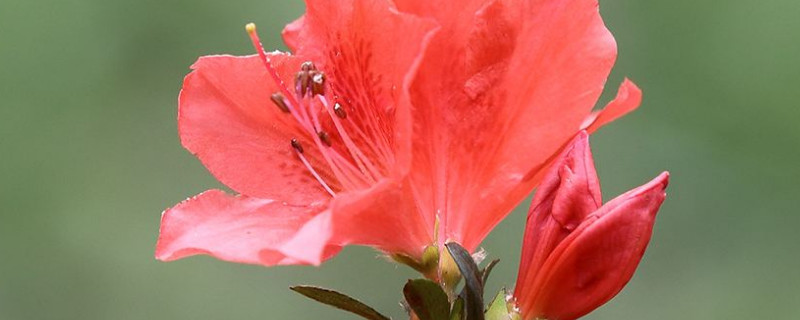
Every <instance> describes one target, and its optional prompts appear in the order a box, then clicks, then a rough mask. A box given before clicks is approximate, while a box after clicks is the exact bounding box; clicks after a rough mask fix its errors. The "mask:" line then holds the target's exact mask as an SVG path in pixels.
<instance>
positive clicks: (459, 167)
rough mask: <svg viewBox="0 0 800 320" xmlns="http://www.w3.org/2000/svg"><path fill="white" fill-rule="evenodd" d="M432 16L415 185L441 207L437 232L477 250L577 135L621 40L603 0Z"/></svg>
mask: <svg viewBox="0 0 800 320" xmlns="http://www.w3.org/2000/svg"><path fill="white" fill-rule="evenodd" d="M400 3H401V4H403V5H401V4H398V7H399V8H400V9H401V10H403V9H404V8H422V7H425V5H421V4H419V3H418V2H415V1H400ZM408 3H411V4H408ZM473 3H474V2H472V1H467V2H466V3H465V4H464V5H465V10H473V8H472V7H470V5H471V4H473ZM407 10H411V9H407ZM434 15H435V16H436V18H437V19H438V21H439V22H440V23H441V24H442V25H443V27H442V30H441V31H440V32H439V33H438V34H437V36H436V37H435V38H434V40H433V41H432V43H431V45H430V47H429V50H428V52H427V53H426V56H425V60H424V61H423V63H422V64H421V66H420V72H419V74H418V77H417V78H416V79H415V81H414V83H413V85H412V88H411V97H412V103H413V104H414V107H415V109H414V117H415V118H414V121H415V126H414V129H415V131H414V134H415V139H414V143H415V145H414V148H413V150H414V155H413V156H414V162H413V170H412V171H413V173H414V184H415V186H416V188H419V189H420V190H421V191H420V192H419V193H420V194H422V195H426V197H425V198H423V199H422V200H421V206H422V207H423V208H424V209H423V210H424V211H426V212H431V214H434V213H436V212H440V213H441V214H440V217H439V218H441V220H442V231H444V232H445V233H446V234H445V235H444V236H443V237H442V238H444V239H451V240H454V241H458V242H460V243H462V244H463V245H464V247H465V248H467V249H468V250H473V249H475V248H476V247H477V246H478V244H479V243H480V242H481V241H482V240H483V238H484V237H485V236H486V234H487V233H488V232H489V231H490V230H491V229H492V228H493V227H494V226H495V225H496V224H497V223H498V222H499V221H500V220H502V218H504V217H505V216H506V215H507V214H508V213H509V212H511V210H512V209H513V208H514V206H515V205H517V204H518V203H519V202H520V201H522V200H523V199H524V197H525V196H526V195H527V194H528V193H529V192H530V191H531V190H532V189H533V187H534V186H535V185H536V184H537V183H538V181H539V179H541V176H542V174H541V171H542V170H543V169H545V168H547V167H548V165H549V164H550V163H551V162H552V161H553V159H554V155H555V154H557V153H558V151H559V150H560V149H562V148H563V147H564V146H565V145H566V144H567V142H568V141H569V140H570V139H571V138H572V137H573V136H574V135H575V134H576V133H577V131H578V130H579V128H580V125H581V122H582V121H583V119H584V118H585V117H586V116H587V115H588V114H589V113H590V111H591V109H592V107H593V106H594V104H595V103H596V101H597V98H598V97H599V95H600V93H601V91H602V89H603V86H604V83H605V80H606V77H607V76H608V74H609V71H610V69H611V66H612V65H613V62H614V60H615V58H616V44H615V42H614V38H613V37H612V36H611V34H610V33H609V31H608V30H607V29H606V27H605V25H604V24H603V21H602V19H601V18H600V15H599V12H598V10H597V1H596V0H563V1H556V0H545V1H527V0H510V1H499V0H498V1H489V2H485V3H483V4H482V7H481V8H480V9H478V10H477V11H475V14H473V15H472V16H470V17H469V19H466V18H463V16H462V15H461V14H447V13H443V14H434ZM465 21H466V22H465Z"/></svg>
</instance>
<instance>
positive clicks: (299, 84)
mask: <svg viewBox="0 0 800 320" xmlns="http://www.w3.org/2000/svg"><path fill="white" fill-rule="evenodd" d="M310 80H311V77H310V76H309V74H308V72H306V71H300V72H298V73H297V76H296V77H295V78H294V89H295V91H297V95H299V96H300V97H305V96H306V92H308V89H309V87H310V86H311V84H310V83H309V82H310Z"/></svg>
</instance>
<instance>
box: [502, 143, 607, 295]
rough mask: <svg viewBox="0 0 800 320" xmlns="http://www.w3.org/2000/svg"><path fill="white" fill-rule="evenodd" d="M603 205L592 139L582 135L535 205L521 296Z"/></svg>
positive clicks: (528, 229)
mask: <svg viewBox="0 0 800 320" xmlns="http://www.w3.org/2000/svg"><path fill="white" fill-rule="evenodd" d="M600 205H602V196H601V194H600V182H599V180H598V179H597V172H596V171H595V168H594V160H593V159H592V151H591V149H590V148H589V135H588V134H586V133H585V132H581V133H580V134H579V135H578V137H577V138H575V140H574V142H573V143H572V145H570V147H568V148H567V150H565V151H564V152H563V154H562V156H561V157H560V158H559V160H558V161H557V162H556V163H555V164H554V165H553V166H552V167H551V169H550V170H549V173H548V175H547V176H546V177H545V178H544V180H543V182H542V184H541V185H540V186H539V189H538V191H537V192H536V196H535V197H534V199H533V202H532V203H531V211H530V213H529V214H528V222H527V224H526V226H525V236H524V237H523V244H522V258H521V259H520V265H519V274H518V276H517V285H516V287H515V290H516V291H517V292H525V291H526V290H527V287H528V286H529V285H532V283H533V281H534V280H535V279H536V276H537V271H538V270H540V268H541V266H542V264H544V262H545V261H546V259H547V257H549V256H550V253H551V252H552V251H553V250H554V249H555V248H556V246H558V244H559V243H560V242H561V241H562V240H564V238H566V237H567V236H568V235H569V234H570V233H571V232H572V231H573V230H575V228H576V227H577V226H578V225H579V224H580V223H581V222H582V221H583V220H584V219H585V218H586V216H588V215H589V214H590V213H592V212H594V211H595V210H597V209H598V208H599V207H600Z"/></svg>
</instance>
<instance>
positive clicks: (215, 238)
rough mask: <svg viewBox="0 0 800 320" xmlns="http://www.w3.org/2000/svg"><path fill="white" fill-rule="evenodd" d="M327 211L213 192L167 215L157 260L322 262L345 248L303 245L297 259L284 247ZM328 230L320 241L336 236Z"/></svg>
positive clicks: (323, 206)
mask: <svg viewBox="0 0 800 320" xmlns="http://www.w3.org/2000/svg"><path fill="white" fill-rule="evenodd" d="M325 209H326V204H325V203H316V204H311V205H306V206H296V205H291V204H287V203H285V202H281V201H275V200H267V199H258V198H251V197H246V196H230V195H227V194H225V193H224V192H222V191H220V190H209V191H206V192H204V193H201V194H199V195H197V196H195V197H193V198H191V199H188V200H186V201H184V202H182V203H180V204H178V205H176V206H175V207H173V208H171V209H168V210H166V211H164V213H163V215H162V217H161V232H160V235H159V237H158V244H157V245H156V258H157V259H159V260H162V261H172V260H177V259H180V258H184V257H188V256H193V255H198V254H206V255H210V256H213V257H215V258H217V259H221V260H225V261H231V262H238V263H249V264H260V265H264V266H273V265H285V264H319V262H321V261H323V260H326V259H328V258H330V257H332V256H333V255H335V254H336V253H338V252H339V250H340V247H338V246H329V245H325V246H321V247H314V246H306V247H297V248H295V249H296V250H297V251H295V252H293V254H294V255H287V254H285V253H283V252H282V251H281V249H282V246H283V245H284V243H286V242H287V241H288V240H290V239H291V238H293V237H294V235H295V234H296V233H297V232H298V230H300V229H301V228H303V227H304V226H305V225H306V224H307V223H308V222H309V221H311V220H312V219H313V218H314V217H316V216H317V215H320V214H324V212H325ZM324 231H325V230H317V233H316V235H317V237H318V239H317V240H318V241H315V242H314V243H327V242H326V240H327V238H328V237H329V236H330V234H329V233H326V232H324ZM297 257H303V258H304V259H306V260H301V259H298V258H297Z"/></svg>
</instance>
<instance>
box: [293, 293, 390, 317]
mask: <svg viewBox="0 0 800 320" xmlns="http://www.w3.org/2000/svg"><path fill="white" fill-rule="evenodd" d="M289 289H292V291H295V292H297V293H299V294H302V295H304V296H306V297H308V298H311V299H314V300H316V301H318V302H321V303H324V304H327V305H329V306H332V307H335V308H338V309H341V310H344V311H349V312H352V313H355V314H357V315H359V316H361V317H363V318H365V319H369V320H390V318H389V317H387V316H384V315H382V314H380V313H379V312H378V311H375V309H373V308H372V307H370V306H368V305H366V304H364V303H363V302H361V301H358V300H356V299H354V298H351V297H350V296H348V295H346V294H344V293H340V292H337V291H334V290H330V289H325V288H320V287H313V286H294V287H289Z"/></svg>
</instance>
